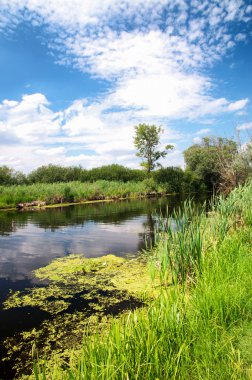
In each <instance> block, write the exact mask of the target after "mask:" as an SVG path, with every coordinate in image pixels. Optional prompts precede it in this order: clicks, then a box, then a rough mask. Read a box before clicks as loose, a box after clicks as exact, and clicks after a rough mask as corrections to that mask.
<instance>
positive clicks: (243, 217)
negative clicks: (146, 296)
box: [35, 183, 252, 380]
mask: <svg viewBox="0 0 252 380" xmlns="http://www.w3.org/2000/svg"><path fill="white" fill-rule="evenodd" d="M189 209H190V205H189ZM251 210H252V183H250V184H248V185H247V186H246V187H244V188H238V189H236V190H235V191H234V192H232V193H231V195H230V196H229V197H228V198H227V199H226V200H224V199H220V200H218V201H217V202H216V204H215V206H214V208H213V209H212V211H211V212H209V214H208V216H206V213H205V212H203V213H202V214H201V213H198V216H197V218H199V219H198V221H197V222H196V225H195V226H196V227H195V228H191V227H190V224H191V223H190V220H188V221H186V223H185V227H183V226H181V227H179V226H177V232H178V235H177V237H175V234H176V231H174V232H173V237H174V239H173V238H172V239H173V240H172V241H171V242H167V240H168V239H170V237H171V236H170V233H169V231H168V235H167V234H166V233H163V241H162V242H160V244H159V245H158V246H157V248H156V253H154V254H153V255H152V256H151V257H150V259H151V260H152V261H153V265H154V266H155V267H156V270H159V271H160V272H161V275H162V276H163V273H165V271H166V272H167V273H166V274H167V277H166V279H167V281H166V282H165V283H164V287H162V288H160V296H159V297H158V298H157V299H156V300H154V301H153V302H152V303H151V304H150V306H149V307H146V308H142V309H139V310H136V311H135V312H132V313H130V314H126V315H123V316H121V317H120V318H117V319H114V320H112V322H111V323H110V325H109V326H107V328H106V330H103V329H102V328H101V327H100V326H98V327H97V329H94V326H91V328H90V329H87V330H85V331H84V338H83V347H82V351H81V352H79V351H77V352H76V351H73V353H72V356H71V358H70V361H69V364H68V365H67V364H66V363H65V362H63V361H62V360H61V361H60V357H58V356H55V357H52V359H51V360H50V359H49V360H48V361H47V360H44V359H41V360H38V361H37V362H36V363H35V378H36V379H37V380H41V379H52V380H70V379H76V380H81V379H87V380H93V379H101V380H107V379H111V380H125V379H136V380H146V379H179V380H187V379H193V380H198V379H206V380H219V379H222V380H230V379H233V380H243V379H244V380H245V379H249V378H251V376H250V375H251V364H252V363H251V356H250V355H246V356H245V359H244V356H243V355H241V352H240V351H239V348H240V342H241V341H242V339H243V345H242V346H243V350H244V346H245V347H247V348H246V349H247V350H248V351H250V352H251V338H250V337H251V315H252V302H251V299H252V290H251V266H252V250H251V237H252V230H251V224H250V222H249V224H247V222H248V221H251V220H252V218H251V216H252V212H251ZM184 211H185V212H186V214H187V215H189V214H190V212H188V205H187V206H186V209H185V210H184ZM189 211H190V210H189ZM223 218H224V220H225V222H224V223H223ZM178 219H179V220H180V222H181V223H183V222H184V216H182V215H179V218H178ZM189 219H190V218H189ZM179 220H178V222H179ZM192 223H194V222H193V221H192ZM221 225H222V226H223V228H221V229H220V226H221ZM240 225H242V228H240ZM179 228H182V229H184V230H183V231H184V232H186V233H187V231H191V238H192V241H194V243H191V244H192V245H191V248H193V247H194V248H193V249H194V253H195V256H194V257H196V258H197V256H198V254H199V257H200V261H199V262H198V261H197V259H196V263H197V262H198V263H200V264H199V265H198V264H197V265H196V267H194V269H195V271H194V274H193V276H191V274H192V271H191V270H190V271H189V272H188V271H187V275H186V276H185V278H184V280H185V279H186V278H188V275H189V278H191V279H192V280H193V281H184V286H183V287H181V285H180V281H178V282H177V281H174V282H175V285H174V286H167V285H170V284H169V282H168V281H169V279H170V277H169V271H170V269H171V262H170V261H169V259H168V257H167V250H166V249H164V247H165V246H166V245H167V244H169V245H170V247H171V248H170V249H169V254H173V252H172V251H174V250H180V249H181V254H182V253H183V252H182V251H184V255H185V256H186V255H188V253H187V250H188V249H191V248H190V247H189V246H187V245H184V243H183V240H181V239H183V237H182V236H181V231H180V229H179ZM188 228H189V229H188ZM220 231H221V232H220ZM181 242H182V244H181ZM188 243H189V240H188ZM180 245H181V247H180ZM181 259H182V260H183V255H181ZM187 259H189V257H187V258H186V260H187ZM165 260H166V262H165ZM164 264H167V265H166V266H165V265H164ZM177 268H178V270H179V272H180V271H181V270H182V271H183V268H179V266H178V267H177ZM162 272H163V273H162ZM179 272H178V273H179ZM248 322H249V323H248ZM244 324H245V325H246V329H247V331H246V335H247V337H248V338H247V341H246V343H247V346H246V344H244V336H242V337H241V335H240V331H244V328H243V327H244ZM245 338H246V337H245ZM249 339H250V340H249Z"/></svg>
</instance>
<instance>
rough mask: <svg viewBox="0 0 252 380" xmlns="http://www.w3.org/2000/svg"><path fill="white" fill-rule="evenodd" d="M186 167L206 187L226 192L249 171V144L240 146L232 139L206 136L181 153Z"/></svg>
mask: <svg viewBox="0 0 252 380" xmlns="http://www.w3.org/2000/svg"><path fill="white" fill-rule="evenodd" d="M184 157H185V162H186V168H187V170H188V169H189V170H190V171H192V172H193V173H195V174H196V175H197V176H198V178H199V179H200V181H201V182H203V183H204V184H205V185H206V188H207V190H210V191H212V190H215V189H221V190H222V191H224V192H229V191H230V190H232V189H233V188H234V187H235V186H237V185H238V184H244V183H245V181H246V179H247V178H248V177H249V176H250V175H251V173H252V155H251V143H250V144H248V145H247V147H246V149H244V148H243V149H241V148H239V146H238V144H237V143H236V142H235V141H234V140H231V139H225V138H221V137H216V138H214V137H211V138H210V137H205V138H204V139H202V143H201V144H195V145H193V146H191V147H189V148H188V149H187V150H185V152H184Z"/></svg>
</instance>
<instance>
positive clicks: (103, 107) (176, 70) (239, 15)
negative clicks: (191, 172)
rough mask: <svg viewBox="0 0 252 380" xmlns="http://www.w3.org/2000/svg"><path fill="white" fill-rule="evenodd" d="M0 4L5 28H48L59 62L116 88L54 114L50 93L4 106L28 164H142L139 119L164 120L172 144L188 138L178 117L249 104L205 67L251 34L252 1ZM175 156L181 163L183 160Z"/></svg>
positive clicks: (1, 112)
mask: <svg viewBox="0 0 252 380" xmlns="http://www.w3.org/2000/svg"><path fill="white" fill-rule="evenodd" d="M0 5H1V10H0V29H1V30H2V32H3V33H11V32H14V31H15V27H16V25H18V24H19V23H21V22H29V23H30V24H31V25H33V26H34V28H35V30H36V27H37V26H42V27H43V37H44V40H45V43H46V44H47V46H48V49H49V50H50V51H53V52H54V56H55V63H57V64H61V65H66V66H71V67H74V68H75V69H77V70H79V71H81V72H85V73H88V74H89V75H91V76H92V77H93V78H103V79H106V80H107V81H108V82H109V85H110V89H109V91H108V92H107V93H106V94H105V95H104V94H103V95H102V96H101V95H100V94H98V95H97V99H96V100H94V101H93V102H92V103H90V101H89V100H88V99H79V100H76V101H75V102H73V104H72V105H71V106H70V107H68V108H67V109H65V110H62V111H61V112H56V113H55V112H53V111H52V109H51V107H50V104H49V102H48V100H47V99H46V96H45V95H43V94H33V95H24V96H23V97H22V99H21V101H16V100H15V101H9V100H6V101H4V102H3V103H2V104H1V105H0V120H1V122H0V134H1V133H2V135H3V134H4V136H9V140H12V141H14V140H15V141H20V144H21V145H22V144H23V145H22V147H21V150H20V152H19V153H20V154H23V153H22V152H23V151H22V149H23V146H24V144H26V147H27V151H28V152H29V153H27V154H26V155H25V157H26V159H30V158H31V157H33V154H35V160H33V161H32V164H31V165H34V166H35V165H36V164H38V162H39V160H41V157H42V156H43V157H44V159H45V161H46V162H48V160H54V162H58V161H57V160H59V162H65V163H68V164H69V163H82V164H83V165H84V166H91V165H94V166H97V165H99V164H100V163H109V162H112V160H113V161H115V162H121V163H125V164H127V165H129V166H135V165H136V164H137V161H136V159H135V158H134V154H133V151H134V147H133V142H132V136H133V126H134V125H136V124H137V123H139V122H141V121H146V122H153V123H159V124H162V125H163V126H164V127H165V130H166V134H165V135H164V137H163V138H165V139H166V140H168V139H171V140H172V141H173V140H176V139H179V138H180V137H181V134H180V133H179V132H176V131H174V129H172V128H171V127H170V123H171V122H173V121H174V120H178V119H184V120H186V119H189V120H197V119H202V118H204V117H208V116H210V117H212V116H215V115H218V114H223V113H224V114H225V113H236V112H241V111H242V110H243V109H244V108H245V107H246V106H247V104H248V102H249V99H247V98H245V99H232V100H230V99H226V98H225V97H215V96H214V86H213V79H212V77H210V76H209V75H208V74H207V70H206V69H208V68H210V67H212V66H213V65H214V64H215V63H216V62H217V61H219V60H221V59H222V58H223V57H224V56H225V55H226V54H227V53H228V52H230V51H231V50H232V49H233V48H234V46H235V45H236V44H237V43H239V42H241V41H243V40H246V38H247V35H248V33H247V31H246V28H247V24H248V22H249V21H251V18H252V7H251V6H248V5H247V4H246V1H244V0H223V1H221V2H220V1H219V0H214V1H211V2H209V1H208V0H192V1H190V2H188V1H186V0H159V1H157V0H149V1H146V0H134V1H132V0H121V1H118V0H96V1H93V0H85V1H83V0H73V1H71V2H69V1H63V0H54V1H44V0H43V1H42V0H12V1H7V0H0ZM237 25H239V33H237V32H235V28H234V26H237ZM40 30H41V28H40ZM40 33H41V31H40ZM202 131H206V129H205V130H201V132H200V131H199V132H198V135H203V134H204V132H202ZM5 138H6V137H5ZM27 144H30V145H29V146H28V145H27ZM66 144H67V145H66ZM47 146H48V147H49V146H50V148H48V150H47V148H46V147H47ZM13 152H15V151H14V148H13ZM86 152H88V153H86ZM177 152H178V151H176V154H177V155H178V153H177ZM13 154H14V153H13ZM173 154H174V153H173ZM176 154H174V162H175V163H176V162H181V159H178V156H176ZM2 156H3V155H2ZM4 157H5V156H4ZM6 157H7V155H6ZM13 157H16V156H15V154H14V155H13ZM62 160H63V161H62ZM176 160H177V161H176ZM17 161H18V162H19V164H20V159H17ZM21 161H22V159H21Z"/></svg>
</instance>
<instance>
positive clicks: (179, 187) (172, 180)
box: [154, 166, 184, 193]
mask: <svg viewBox="0 0 252 380" xmlns="http://www.w3.org/2000/svg"><path fill="white" fill-rule="evenodd" d="M154 178H155V180H156V181H157V183H161V184H163V185H165V187H166V192H167V193H181V192H182V191H183V182H184V172H183V170H182V169H181V168H178V167H173V166H171V167H167V168H161V169H159V170H157V171H155V172H154Z"/></svg>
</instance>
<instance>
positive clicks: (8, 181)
mask: <svg viewBox="0 0 252 380" xmlns="http://www.w3.org/2000/svg"><path fill="white" fill-rule="evenodd" d="M24 183H26V177H25V175H24V174H23V173H21V172H19V171H15V170H13V169H11V168H8V167H7V166H0V185H19V184H20V185H21V184H24Z"/></svg>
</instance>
